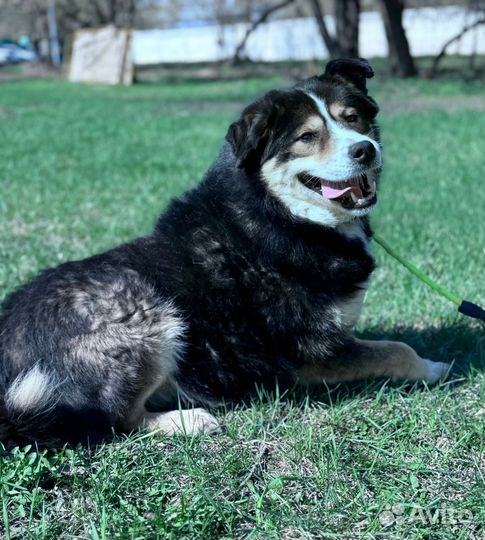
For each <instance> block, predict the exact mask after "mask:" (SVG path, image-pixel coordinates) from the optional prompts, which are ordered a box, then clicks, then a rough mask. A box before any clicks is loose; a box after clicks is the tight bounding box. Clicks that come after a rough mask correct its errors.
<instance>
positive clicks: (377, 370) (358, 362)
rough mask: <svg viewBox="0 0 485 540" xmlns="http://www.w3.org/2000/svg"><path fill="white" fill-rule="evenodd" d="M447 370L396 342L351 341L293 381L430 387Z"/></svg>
mask: <svg viewBox="0 0 485 540" xmlns="http://www.w3.org/2000/svg"><path fill="white" fill-rule="evenodd" d="M449 369H450V366H449V364H444V363H443V362H433V361H431V360H427V359H425V358H421V357H420V356H419V355H418V354H417V353H416V351H415V350H414V349H412V348H411V347H410V346H409V345H406V344H405V343H401V342H399V341H368V340H360V339H353V340H352V341H351V342H350V343H348V344H347V346H346V347H345V349H344V350H343V351H342V352H341V354H340V355H338V356H337V357H336V358H334V359H332V360H327V361H324V362H322V363H318V364H312V365H308V366H305V367H303V368H302V369H301V370H300V371H299V372H298V375H297V377H298V381H299V382H301V383H303V384H313V383H321V382H327V383H330V384H333V383H339V382H350V381H355V380H359V379H365V378H367V377H386V378H390V379H392V380H393V381H399V380H402V381H404V380H407V381H422V382H426V383H428V384H434V383H436V382H438V381H439V380H440V379H442V378H443V377H444V376H445V375H446V374H447V373H448V371H449Z"/></svg>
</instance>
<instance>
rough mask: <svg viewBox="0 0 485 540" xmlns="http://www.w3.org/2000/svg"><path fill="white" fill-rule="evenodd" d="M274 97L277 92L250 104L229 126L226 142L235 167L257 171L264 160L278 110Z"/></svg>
mask: <svg viewBox="0 0 485 540" xmlns="http://www.w3.org/2000/svg"><path fill="white" fill-rule="evenodd" d="M276 95H277V91H273V92H269V93H268V94H266V95H265V96H264V97H262V98H261V99H259V100H258V101H256V102H254V103H252V104H251V105H249V106H248V107H246V108H245V109H244V111H243V112H242V114H241V117H240V119H239V120H238V121H237V122H234V123H233V124H231V126H229V130H228V132H227V135H226V141H228V142H229V144H230V145H231V147H232V150H233V152H234V155H235V156H236V158H237V166H238V167H239V168H244V169H246V170H247V171H248V172H251V171H255V170H257V169H258V167H259V166H260V165H261V163H262V161H263V159H264V155H265V150H266V149H267V146H268V142H269V140H270V138H271V133H272V127H273V125H274V119H275V116H276V113H277V110H278V105H277V104H276V102H275V100H276Z"/></svg>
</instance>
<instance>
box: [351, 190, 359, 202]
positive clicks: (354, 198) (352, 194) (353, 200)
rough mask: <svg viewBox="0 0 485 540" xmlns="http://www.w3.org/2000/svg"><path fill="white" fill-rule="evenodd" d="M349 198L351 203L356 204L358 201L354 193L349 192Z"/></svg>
mask: <svg viewBox="0 0 485 540" xmlns="http://www.w3.org/2000/svg"><path fill="white" fill-rule="evenodd" d="M350 198H351V199H352V202H354V203H356V202H357V201H358V200H359V199H358V198H357V195H356V194H355V193H352V192H350Z"/></svg>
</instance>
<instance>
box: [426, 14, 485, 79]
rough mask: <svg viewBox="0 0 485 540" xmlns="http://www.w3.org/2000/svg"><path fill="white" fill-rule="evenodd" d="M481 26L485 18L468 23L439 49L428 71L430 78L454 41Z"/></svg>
mask: <svg viewBox="0 0 485 540" xmlns="http://www.w3.org/2000/svg"><path fill="white" fill-rule="evenodd" d="M482 24H485V18H483V19H478V20H476V21H475V22H473V23H470V24H467V25H466V26H464V27H463V28H462V29H461V31H460V32H459V33H458V34H456V36H453V37H452V38H450V39H449V40H448V41H447V42H446V43H445V44H444V45H443V47H442V48H441V51H440V52H439V54H438V55H437V56H435V58H434V60H433V65H432V66H431V70H430V76H431V77H434V76H435V75H436V72H437V71H438V64H439V63H440V61H441V59H442V58H443V57H444V56H445V54H446V49H447V48H448V47H449V46H450V45H451V44H452V43H454V42H455V41H458V40H460V39H461V38H462V37H463V36H464V35H465V34H466V33H467V32H469V31H470V30H473V29H474V28H476V27H477V26H480V25H482Z"/></svg>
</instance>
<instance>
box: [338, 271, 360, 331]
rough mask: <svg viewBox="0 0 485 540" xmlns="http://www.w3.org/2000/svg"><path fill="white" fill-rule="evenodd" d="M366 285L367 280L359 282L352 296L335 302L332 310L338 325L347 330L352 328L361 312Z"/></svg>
mask: <svg viewBox="0 0 485 540" xmlns="http://www.w3.org/2000/svg"><path fill="white" fill-rule="evenodd" d="M368 286H369V280H366V281H364V282H362V283H359V285H358V287H359V289H358V290H357V291H356V292H355V293H354V294H353V295H352V296H350V297H349V298H346V299H345V300H339V301H337V302H335V304H334V312H335V315H336V319H337V324H338V325H339V326H343V327H345V328H346V329H348V330H351V329H352V328H354V326H355V325H356V323H357V321H358V319H359V317H360V314H361V312H362V307H363V306H364V300H365V295H366V293H367V288H368Z"/></svg>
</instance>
